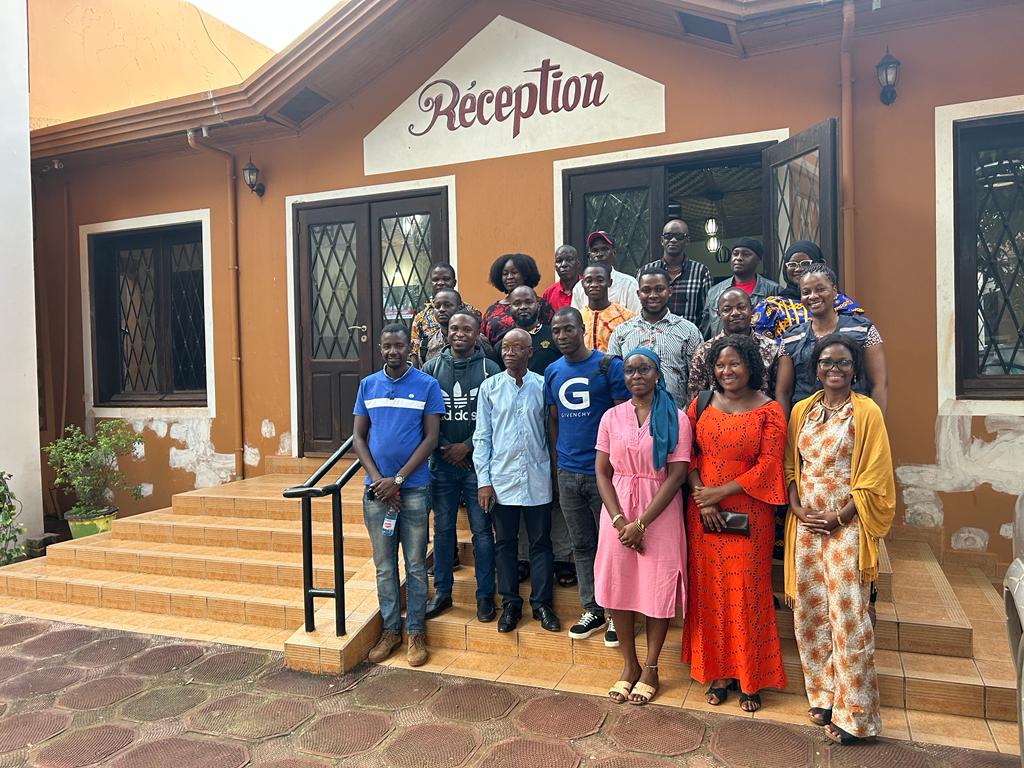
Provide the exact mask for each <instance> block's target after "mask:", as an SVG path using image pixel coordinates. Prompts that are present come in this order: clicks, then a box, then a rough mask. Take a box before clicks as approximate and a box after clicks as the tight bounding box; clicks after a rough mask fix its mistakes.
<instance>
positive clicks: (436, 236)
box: [297, 191, 448, 455]
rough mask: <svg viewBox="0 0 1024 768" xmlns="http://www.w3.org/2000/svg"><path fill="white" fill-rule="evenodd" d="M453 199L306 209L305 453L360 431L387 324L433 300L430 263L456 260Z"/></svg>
mask: <svg viewBox="0 0 1024 768" xmlns="http://www.w3.org/2000/svg"><path fill="white" fill-rule="evenodd" d="M446 202H447V200H446V197H445V193H444V191H431V192H429V193H424V194H421V195H416V196H412V197H404V198H400V199H375V200H366V201H363V202H359V203H352V204H347V205H337V206H329V207H320V208H309V209H305V210H300V211H299V213H298V227H297V231H298V233H299V248H298V276H299V285H298V293H299V323H298V327H299V329H300V330H299V361H298V362H299V366H300V370H301V373H300V381H301V387H300V393H301V400H302V403H301V409H300V410H301V415H302V432H301V434H302V442H301V452H302V455H307V454H325V453H330V452H331V451H333V450H334V449H335V448H337V447H338V446H339V445H341V443H342V442H343V441H344V440H345V439H346V438H348V436H349V435H351V434H352V406H353V404H354V403H355V397H356V392H357V390H358V388H359V381H360V379H362V378H363V377H365V376H367V375H369V374H370V373H372V372H373V371H375V370H377V369H379V368H380V366H381V359H380V349H379V345H378V338H379V336H380V331H381V329H382V328H383V327H384V326H385V325H387V324H388V323H393V322H400V323H403V324H404V325H405V326H406V327H407V328H408V327H409V325H410V323H411V322H412V319H413V317H415V315H416V313H417V312H419V311H420V310H421V309H422V308H423V305H424V304H425V303H426V301H427V299H428V298H429V297H430V283H429V273H430V267H431V264H433V263H435V262H439V261H440V262H447V261H448V224H447V221H446V220H445V217H446V208H447V205H446Z"/></svg>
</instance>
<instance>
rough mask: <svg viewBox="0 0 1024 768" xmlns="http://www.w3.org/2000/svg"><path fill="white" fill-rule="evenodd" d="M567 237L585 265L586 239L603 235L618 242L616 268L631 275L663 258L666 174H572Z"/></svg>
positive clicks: (652, 170)
mask: <svg viewBox="0 0 1024 768" xmlns="http://www.w3.org/2000/svg"><path fill="white" fill-rule="evenodd" d="M565 210H566V213H567V215H566V217H565V222H566V225H565V230H566V232H565V236H566V238H567V240H568V242H570V243H571V244H572V245H574V246H576V248H577V249H578V250H579V252H580V255H581V256H583V258H584V260H586V252H587V242H586V238H587V235H588V234H589V233H591V232H593V231H595V230H598V229H603V230H605V231H606V232H608V233H609V234H610V235H611V236H612V239H613V240H614V241H615V260H616V268H617V269H618V270H619V271H620V272H625V273H626V274H629V275H633V274H636V272H637V270H638V269H639V268H640V267H642V266H643V265H644V264H647V263H648V262H650V261H653V260H654V259H657V258H659V257H660V256H661V241H660V239H659V238H660V236H661V228H662V226H663V225H664V223H665V168H664V166H662V165H657V166H651V167H647V168H628V169H625V170H617V171H598V172H593V173H580V174H573V175H572V176H570V177H569V196H568V199H567V200H566V206H565Z"/></svg>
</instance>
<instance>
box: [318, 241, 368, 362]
mask: <svg viewBox="0 0 1024 768" xmlns="http://www.w3.org/2000/svg"><path fill="white" fill-rule="evenodd" d="M309 250H310V261H311V264H310V270H309V271H310V277H311V280H312V283H313V285H312V290H311V291H310V296H311V297H312V303H313V307H312V315H313V318H312V331H313V332H312V339H311V340H312V345H313V348H312V355H313V359H314V360H356V359H358V357H359V344H358V336H357V334H356V333H354V332H353V331H352V330H350V329H349V326H350V325H356V324H357V322H358V320H357V318H358V307H359V305H358V294H357V290H356V263H357V260H356V225H355V224H354V223H353V222H350V221H345V222H339V223H332V224H314V225H311V226H310V228H309Z"/></svg>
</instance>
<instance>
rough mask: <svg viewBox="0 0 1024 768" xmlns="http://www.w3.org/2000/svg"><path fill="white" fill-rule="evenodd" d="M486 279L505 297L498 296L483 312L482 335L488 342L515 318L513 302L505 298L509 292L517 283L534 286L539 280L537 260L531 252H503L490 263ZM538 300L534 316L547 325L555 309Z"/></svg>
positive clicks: (505, 329)
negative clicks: (538, 305) (529, 254)
mask: <svg viewBox="0 0 1024 768" xmlns="http://www.w3.org/2000/svg"><path fill="white" fill-rule="evenodd" d="M488 279H489V281H490V283H491V285H493V286H494V287H495V288H497V289H498V290H499V291H502V292H504V294H505V297H504V298H502V299H498V300H497V301H496V302H494V303H493V304H491V306H489V307H488V308H487V310H486V311H485V312H484V319H483V323H482V325H481V328H480V330H481V332H482V333H483V335H484V337H485V338H486V339H487V340H488V341H489V342H490V343H491V344H495V343H497V341H498V339H500V338H501V337H502V335H503V334H504V333H505V331H507V330H508V329H509V328H512V327H514V326H515V324H516V319H515V317H514V316H513V315H512V304H511V302H510V301H509V298H508V297H509V294H510V293H512V291H513V290H515V289H516V288H518V287H519V286H520V285H528V286H530V287H531V288H536V287H537V284H538V283H539V282H540V270H539V269H537V262H535V261H534V260H533V257H532V256H527V255H526V254H525V253H506V254H504V255H503V256H499V257H498V258H497V259H495V261H494V263H493V264H491V271H490V274H489V276H488ZM539 303H540V307H539V308H538V312H537V320H538V321H539V322H541V323H543V324H545V325H547V324H548V323H550V322H551V317H552V316H553V315H554V314H555V311H554V310H553V309H552V308H551V305H550V304H548V303H547V302H546V301H544V299H540V300H539Z"/></svg>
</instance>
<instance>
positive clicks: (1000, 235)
mask: <svg viewBox="0 0 1024 768" xmlns="http://www.w3.org/2000/svg"><path fill="white" fill-rule="evenodd" d="M953 139H954V152H955V155H954V157H955V164H956V181H955V186H954V199H955V206H956V229H957V231H956V242H957V253H956V336H957V396H958V397H968V398H999V399H1024V119H1022V118H1021V117H1019V116H1017V117H1014V118H994V119H989V120H981V121H970V122H960V123H955V124H954V136H953Z"/></svg>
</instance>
